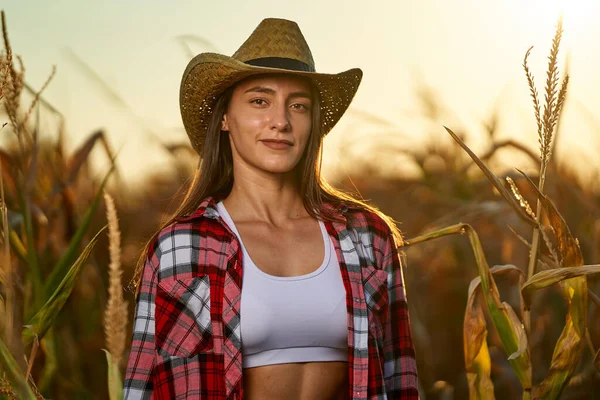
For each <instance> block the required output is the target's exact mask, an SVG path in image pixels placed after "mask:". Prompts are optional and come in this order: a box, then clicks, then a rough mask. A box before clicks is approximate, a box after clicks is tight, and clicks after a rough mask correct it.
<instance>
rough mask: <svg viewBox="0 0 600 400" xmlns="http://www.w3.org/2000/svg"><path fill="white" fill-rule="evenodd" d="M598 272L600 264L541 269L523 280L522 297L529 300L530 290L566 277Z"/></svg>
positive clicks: (599, 271)
mask: <svg viewBox="0 0 600 400" xmlns="http://www.w3.org/2000/svg"><path fill="white" fill-rule="evenodd" d="M598 273H600V264H596V265H582V266H580V267H571V268H558V269H548V270H545V271H541V272H538V273H537V274H535V275H534V276H532V277H531V279H529V280H527V282H525V284H524V285H523V288H522V291H523V297H524V298H525V299H526V301H530V299H531V294H532V292H534V291H536V290H538V289H543V288H545V287H548V286H550V285H553V284H555V283H558V282H561V281H564V280H566V279H571V278H576V277H578V276H582V275H592V274H598Z"/></svg>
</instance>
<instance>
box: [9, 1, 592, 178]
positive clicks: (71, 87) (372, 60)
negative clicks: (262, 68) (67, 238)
mask: <svg viewBox="0 0 600 400" xmlns="http://www.w3.org/2000/svg"><path fill="white" fill-rule="evenodd" d="M594 3H595V2H594V1H590V0H587V1H583V0H580V1H577V0H570V1H561V0H546V1H542V0H504V1H501V2H500V1H493V0H481V1H474V0H473V1H469V0H452V1H448V0H422V1H407V0H395V1H371V2H366V1H354V0H339V1H338V0H329V1H328V0H321V1H312V0H306V1H303V2H288V1H267V0H254V1H249V0H246V1H241V0H223V1H212V2H208V1H205V0H200V1H198V0H196V1H171V2H169V1H166V0H143V1H142V0H119V1H117V0H106V1H102V2H92V1H87V2H84V1H76V0H54V1H52V2H48V1H43V0H36V1H33V0H5V1H3V2H2V5H1V6H0V8H2V9H3V10H4V11H5V13H6V18H7V24H8V33H9V37H10V40H11V43H12V47H13V52H14V53H15V54H19V55H21V57H22V59H23V62H24V64H25V68H26V72H25V73H26V75H25V76H26V81H27V83H28V84H29V85H31V86H32V87H34V88H38V89H39V88H41V86H42V85H43V83H44V82H45V81H46V79H47V77H48V76H49V74H50V72H51V70H52V66H53V65H55V66H56V68H57V72H56V75H55V76H54V78H53V80H52V82H51V83H50V86H49V87H48V88H47V90H46V91H45V92H44V94H43V97H44V98H45V99H46V100H47V101H48V102H50V103H51V104H52V105H53V106H54V107H55V108H57V109H58V110H60V112H61V113H62V114H63V115H64V116H65V120H66V131H67V134H68V136H69V138H70V139H71V140H70V141H69V146H70V147H71V149H72V148H74V147H76V146H79V145H81V144H82V143H83V142H84V141H85V139H86V138H87V137H89V136H90V135H91V133H92V132H94V131H95V130H97V129H100V128H102V129H104V130H105V132H106V133H107V136H108V139H109V141H110V143H111V145H112V147H113V148H114V149H115V150H119V158H118V164H119V167H120V168H121V170H122V172H123V174H124V176H125V178H126V179H128V180H129V181H130V182H131V183H132V184H134V183H135V182H137V181H139V180H140V178H142V177H143V176H145V174H146V173H148V171H154V170H156V169H157V168H168V165H169V162H170V160H169V158H168V156H167V155H166V153H165V151H164V150H161V146H160V143H161V142H162V143H182V142H185V141H186V140H187V137H186V135H185V131H184V130H183V125H182V123H181V117H180V114H179V103H178V95H179V93H178V91H179V83H180V80H181V77H182V74H183V71H184V69H185V67H186V65H187V62H188V61H189V59H190V58H191V57H192V56H193V55H195V54H198V53H201V52H204V51H216V52H219V53H222V54H226V55H231V54H233V53H234V52H235V50H236V49H237V48H238V47H239V46H240V45H241V44H242V43H243V41H244V40H245V39H246V38H247V37H248V36H249V35H250V33H251V32H252V30H253V29H254V28H255V27H256V26H257V25H258V23H259V22H260V21H261V20H262V19H263V18H265V17H278V18H286V19H291V20H294V21H296V22H297V23H298V25H299V26H300V28H301V30H302V32H303V34H304V36H305V38H306V40H307V42H308V44H309V46H310V47H311V50H312V53H313V57H314V59H315V63H316V68H317V71H319V72H329V73H335V72H341V71H344V70H347V69H350V68H353V67H359V68H361V69H362V70H363V72H364V77H363V81H362V83H361V86H360V88H359V90H358V93H357V95H356V97H355V99H354V101H353V103H352V105H351V109H350V111H349V112H348V113H347V114H346V115H345V116H344V117H343V118H342V120H341V121H340V123H339V124H338V126H336V128H334V130H333V131H332V132H331V133H330V134H329V135H328V137H327V138H326V141H325V155H324V166H325V168H326V170H328V171H333V170H335V171H337V172H340V171H341V173H344V172H348V173H349V172H350V169H351V168H352V165H356V163H349V162H348V161H347V160H348V159H349V158H348V157H347V156H346V155H347V154H348V153H347V152H350V153H351V154H353V155H354V156H357V157H359V158H360V157H361V154H363V155H364V154H372V152H371V153H370V152H369V151H368V149H369V148H370V147H369V146H373V145H374V144H378V145H379V147H378V148H379V149H380V148H381V144H382V143H386V144H389V143H390V141H391V142H392V143H391V144H392V145H393V146H395V147H398V148H404V149H411V148H416V147H418V146H420V145H422V144H423V143H425V142H429V143H431V142H434V143H435V142H439V143H450V140H451V139H450V138H449V137H448V135H447V133H445V131H444V129H443V125H446V126H449V127H451V128H454V129H456V130H464V131H465V132H466V133H467V143H468V144H470V145H472V148H473V149H474V150H475V151H476V152H477V151H479V152H482V151H484V150H485V143H486V142H485V141H484V140H482V137H483V135H484V133H483V132H484V131H483V124H482V123H483V122H484V121H486V120H488V119H489V117H490V115H491V113H492V111H493V110H497V111H498V112H499V114H500V121H501V122H500V125H499V130H498V135H499V137H501V138H515V139H517V140H519V141H520V142H522V143H524V144H525V145H527V146H529V147H530V148H532V149H534V150H537V148H538V144H537V142H538V141H537V133H536V128H535V119H534V117H533V113H532V105H531V100H530V97H529V89H528V87H527V84H526V80H525V75H524V72H523V68H522V63H523V57H524V55H525V52H526V51H527V49H528V48H529V47H530V46H534V49H533V51H532V54H531V56H530V59H529V64H530V67H531V69H532V72H533V74H534V76H535V77H536V80H535V82H536V84H537V88H538V91H539V92H540V93H543V89H544V88H543V85H544V82H545V71H546V64H547V59H546V57H547V55H548V52H549V48H550V45H551V40H552V37H553V35H554V27H555V23H556V20H557V18H558V15H559V13H560V12H561V11H562V12H564V14H565V21H564V29H565V33H564V34H563V42H562V45H561V53H560V54H559V60H560V67H561V70H564V67H565V65H566V63H567V59H568V62H569V73H570V76H571V80H570V86H569V92H568V98H567V102H566V105H565V114H564V119H563V122H562V123H563V125H562V127H563V130H562V131H561V135H560V137H559V139H558V151H557V155H558V157H565V158H567V157H568V159H569V160H573V162H575V163H579V165H580V166H581V167H582V168H584V169H586V170H590V169H591V168H597V167H592V166H593V165H594V162H596V161H597V158H598V157H597V155H596V153H597V152H598V151H599V150H600V136H599V132H598V130H599V129H600V114H598V113H596V110H599V109H600V95H599V93H600V74H597V73H596V71H597V69H598V65H600V50H598V46H597V43H598V40H599V39H600V25H598V24H597V23H595V21H597V20H598V17H600V5H596V4H594ZM182 38H184V39H182ZM185 38H187V39H185ZM194 38H196V39H194ZM198 38H199V39H198ZM183 42H185V43H186V44H187V46H188V48H189V49H191V51H192V52H193V54H188V51H187V50H186V49H185V48H184V46H183V45H182V43H183ZM78 60H79V61H78ZM80 62H83V63H84V64H85V65H87V66H89V67H90V68H91V70H92V71H93V74H95V75H97V76H98V77H99V79H100V80H102V81H104V82H105V83H106V84H107V85H108V86H109V87H110V88H111V89H112V90H113V91H114V92H115V93H117V94H118V96H119V97H120V98H121V99H122V100H123V101H124V102H125V103H126V105H127V106H126V107H124V106H122V105H120V104H119V103H117V102H115V101H114V100H113V99H112V97H111V96H112V94H110V93H109V92H107V91H106V88H105V87H104V86H103V85H101V84H99V83H98V81H97V80H95V79H92V78H90V72H89V71H88V70H87V69H86V68H83V67H81V64H80ZM86 71H87V72H86ZM423 87H428V88H430V90H431V91H432V93H434V94H435V99H436V102H439V103H440V104H442V105H444V106H445V107H448V109H449V110H451V112H448V113H444V114H442V115H440V116H439V118H438V121H436V122H435V123H432V122H431V121H427V120H426V119H425V118H423V115H424V114H423V109H422V107H421V103H420V102H419V98H418V96H417V93H418V92H419V90H420V89H421V88H423ZM594 114H595V115H594ZM42 122H43V124H44V127H45V128H46V129H45V130H44V132H46V134H47V135H49V136H51V137H54V136H55V134H56V130H57V121H56V119H53V118H52V117H51V116H46V117H45V118H43V120H42ZM574 155H575V157H574ZM105 159H106V157H105V155H104V154H103V153H102V150H101V149H100V148H98V149H95V150H94V155H93V160H94V161H95V162H96V163H98V165H101V164H102V163H103V162H104V161H105ZM515 160H516V159H515ZM388 161H389V162H388V163H387V165H386V166H383V167H385V168H388V169H389V170H393V171H401V172H404V171H409V170H410V166H409V165H408V163H407V162H406V160H404V159H402V158H390V159H389V160H388ZM509 162H510V160H509ZM515 163H518V161H515ZM515 166H518V165H515Z"/></svg>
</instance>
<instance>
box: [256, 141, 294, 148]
mask: <svg viewBox="0 0 600 400" xmlns="http://www.w3.org/2000/svg"><path fill="white" fill-rule="evenodd" d="M261 142H262V143H263V144H264V145H265V146H267V147H269V148H271V149H273V150H285V149H289V148H290V147H292V145H291V144H290V143H289V142H283V141H275V140H262V141H261Z"/></svg>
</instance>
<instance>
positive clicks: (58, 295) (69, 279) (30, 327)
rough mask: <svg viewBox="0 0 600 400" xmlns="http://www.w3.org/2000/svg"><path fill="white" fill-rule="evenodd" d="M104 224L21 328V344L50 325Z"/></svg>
mask: <svg viewBox="0 0 600 400" xmlns="http://www.w3.org/2000/svg"><path fill="white" fill-rule="evenodd" d="M106 226H107V225H105V226H104V227H102V229H100V230H99V231H98V233H96V236H94V237H93V238H92V240H90V243H88V245H87V246H86V247H85V249H84V250H83V252H82V253H81V254H80V255H79V258H77V260H76V261H75V263H74V264H73V265H72V266H71V268H70V269H69V271H68V272H67V275H66V276H65V277H64V279H63V280H62V282H61V283H60V284H59V285H58V287H57V288H56V290H55V292H54V293H53V294H52V296H50V298H49V299H48V301H47V302H46V304H44V306H43V307H42V308H41V309H40V310H39V311H38V312H37V314H35V315H34V316H33V318H32V319H31V320H30V321H29V323H28V324H27V326H26V327H25V329H23V333H22V335H21V337H22V339H23V344H24V345H25V346H28V345H29V344H30V343H31V341H32V340H33V338H34V337H35V335H37V336H38V338H39V339H41V338H42V337H43V336H44V334H45V333H46V331H47V330H48V328H50V327H51V326H52V323H53V322H54V319H55V318H56V316H57V315H58V313H59V312H60V310H61V309H62V307H63V305H64V304H65V302H66V301H67V299H68V298H69V296H70V295H71V291H72V290H73V287H74V286H75V281H76V279H77V277H78V276H79V272H80V271H81V267H82V266H83V264H84V263H85V261H86V260H87V258H88V256H89V255H90V252H91V251H92V249H93V248H94V245H95V244H96V242H97V241H98V238H99V236H100V234H101V233H102V232H103V231H104V229H106Z"/></svg>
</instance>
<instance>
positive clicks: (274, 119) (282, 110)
mask: <svg viewBox="0 0 600 400" xmlns="http://www.w3.org/2000/svg"><path fill="white" fill-rule="evenodd" d="M271 129H276V130H277V131H280V132H287V131H289V130H290V118H289V112H288V109H287V107H286V106H285V104H282V105H279V104H276V105H273V107H272V108H271Z"/></svg>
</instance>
